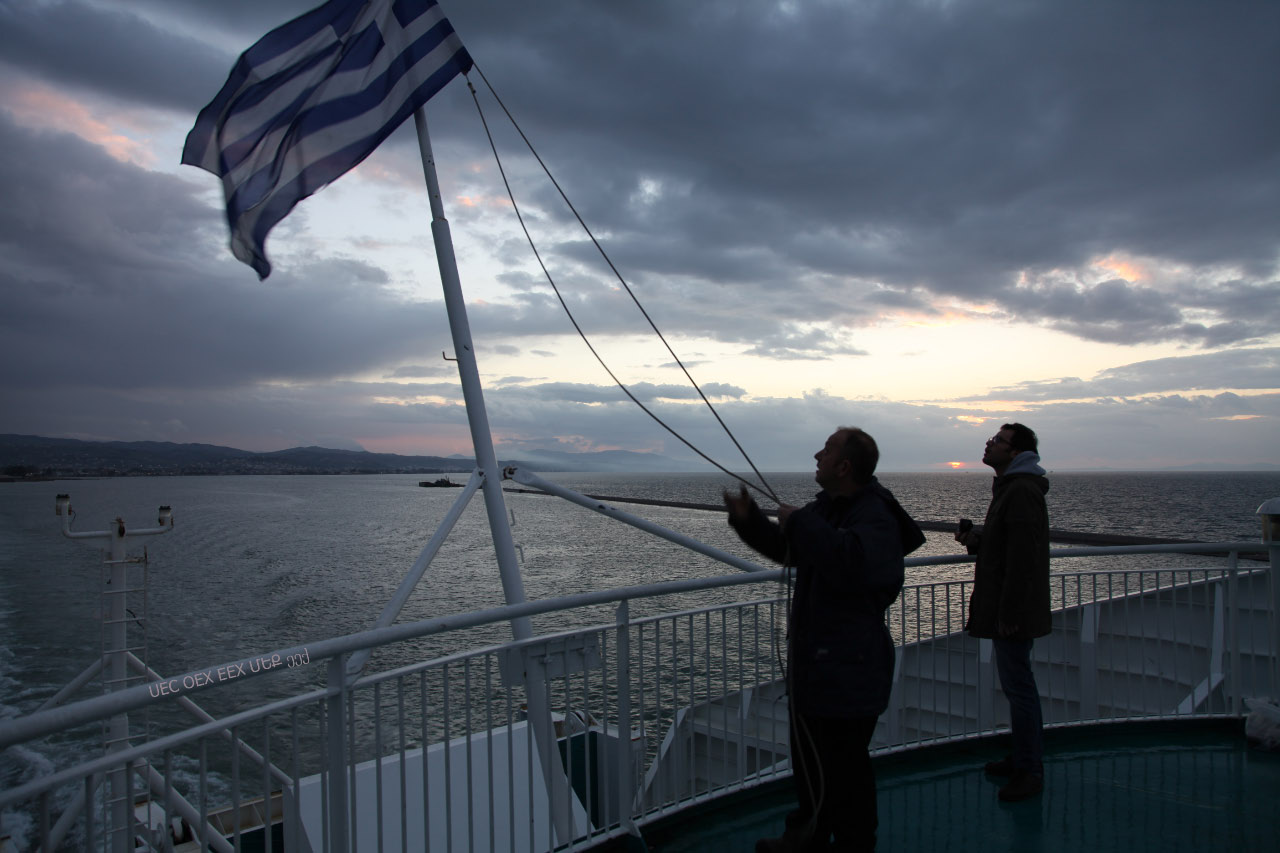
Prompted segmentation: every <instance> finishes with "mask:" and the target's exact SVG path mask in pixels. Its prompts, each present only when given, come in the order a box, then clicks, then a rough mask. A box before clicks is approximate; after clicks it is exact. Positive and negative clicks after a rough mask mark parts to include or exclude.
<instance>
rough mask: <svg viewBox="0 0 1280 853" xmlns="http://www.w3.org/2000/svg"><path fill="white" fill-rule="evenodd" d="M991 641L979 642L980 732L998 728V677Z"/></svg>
mask: <svg viewBox="0 0 1280 853" xmlns="http://www.w3.org/2000/svg"><path fill="white" fill-rule="evenodd" d="M993 651H994V649H993V647H992V645H991V641H990V640H978V730H979V731H990V730H993V729H995V727H996V675H995V670H996V667H995V661H994V660H993V658H992V652H993Z"/></svg>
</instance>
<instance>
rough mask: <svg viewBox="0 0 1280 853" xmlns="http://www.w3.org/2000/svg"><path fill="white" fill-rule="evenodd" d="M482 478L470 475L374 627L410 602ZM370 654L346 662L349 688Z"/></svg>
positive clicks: (388, 621)
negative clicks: (411, 596) (414, 590)
mask: <svg viewBox="0 0 1280 853" xmlns="http://www.w3.org/2000/svg"><path fill="white" fill-rule="evenodd" d="M483 479H484V478H483V477H482V476H481V475H480V472H479V471H476V472H473V473H472V474H471V479H470V480H468V481H467V484H466V486H464V487H463V489H462V493H461V494H460V495H458V499H457V500H455V501H454V502H453V506H452V507H451V508H450V509H449V512H448V513H447V514H446V515H445V517H444V519H443V520H442V521H441V522H440V526H439V527H437V528H436V532H435V535H433V536H432V537H431V541H429V542H427V544H426V547H424V548H423V549H422V553H421V554H419V555H418V560H417V562H415V563H414V564H413V568H411V569H410V570H409V574H407V575H405V578H404V580H403V581H401V582H400V587H399V588H398V589H397V590H396V594H395V595H393V596H392V597H391V600H390V601H388V602H387V606H386V607H384V608H382V613H381V614H379V616H378V620H377V621H376V622H374V623H373V627H375V628H385V627H387V626H388V625H390V624H391V623H392V622H394V621H396V617H397V616H399V615H400V611H401V610H403V609H404V605H405V602H407V601H408V600H409V596H410V594H412V592H413V588H414V587H415V586H417V585H418V581H420V580H422V575H423V573H424V572H426V570H427V566H429V565H431V561H432V560H433V559H435V556H436V553H437V552H438V551H439V550H440V546H441V545H443V544H444V540H445V539H446V538H447V537H448V536H449V533H450V532H451V531H452V530H453V526H454V525H455V524H457V523H458V519H459V518H461V517H462V511H463V510H464V509H466V508H467V504H469V503H470V502H471V497H472V495H474V494H475V493H476V489H478V488H479V487H480V483H481V481H482V480H483ZM372 654H373V651H372V649H361V650H360V651H358V652H356V653H355V654H353V655H352V656H351V659H350V660H348V661H347V686H348V687H349V686H351V684H352V682H354V681H355V680H356V679H357V678H358V677H359V676H360V671H361V670H362V669H364V665H365V664H366V663H367V662H368V661H369V657H370V655H372Z"/></svg>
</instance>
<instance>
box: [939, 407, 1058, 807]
mask: <svg viewBox="0 0 1280 853" xmlns="http://www.w3.org/2000/svg"><path fill="white" fill-rule="evenodd" d="M1037 450H1038V442H1037V440H1036V434H1035V433H1034V432H1032V431H1031V430H1030V429H1028V428H1027V427H1025V426H1023V425H1022V424H1018V423H1013V424H1005V425H1004V426H1002V427H1000V431H999V432H998V433H996V434H995V435H994V436H992V437H991V438H990V439H988V440H987V446H986V452H985V453H984V454H983V456H982V464H984V465H989V466H990V467H991V468H992V469H994V470H995V472H996V477H995V480H994V481H993V483H992V486H991V492H992V498H991V505H990V506H989V507H988V509H987V517H986V521H985V522H984V523H983V525H982V527H981V529H976V528H975V529H973V530H969V531H966V532H963V533H959V532H958V533H957V534H956V540H957V541H959V542H962V543H964V545H965V547H966V548H968V551H969V553H970V554H977V555H978V561H977V566H976V568H975V570H974V578H973V596H972V597H971V599H970V601H969V623H968V625H967V626H966V627H967V629H968V631H969V634H970V635H971V636H974V637H979V638H984V639H990V640H991V644H992V648H993V649H994V650H995V657H996V672H998V673H999V675H1000V687H1001V689H1002V690H1003V691H1004V695H1005V698H1006V699H1008V700H1009V728H1010V733H1011V735H1012V737H1013V753H1012V754H1011V755H1010V756H1008V757H1007V758H1004V759H1002V760H1000V761H992V762H990V763H988V764H987V765H986V768H985V769H986V772H987V773H988V774H990V775H992V776H1007V777H1009V782H1008V783H1007V784H1006V785H1004V786H1003V787H1002V788H1001V789H1000V799H1001V800H1005V801H1007V802H1012V801H1016V800H1025V799H1027V798H1029V797H1034V796H1036V795H1037V794H1039V793H1040V792H1041V791H1043V790H1044V768H1043V766H1042V764H1041V761H1042V757H1043V752H1044V749H1043V744H1042V740H1043V738H1042V729H1043V725H1044V724H1043V720H1042V718H1041V712H1040V691H1039V689H1038V688H1037V686H1036V679H1035V674H1034V673H1033V672H1032V671H1031V644H1032V641H1033V640H1035V638H1036V637H1043V636H1044V635H1046V634H1048V633H1049V629H1050V616H1049V510H1048V507H1047V506H1046V504H1045V498H1044V496H1045V493H1046V492H1048V491H1049V481H1048V480H1047V479H1045V476H1044V473H1045V472H1044V469H1043V468H1041V467H1040V464H1039V463H1040V456H1039V454H1038V453H1037Z"/></svg>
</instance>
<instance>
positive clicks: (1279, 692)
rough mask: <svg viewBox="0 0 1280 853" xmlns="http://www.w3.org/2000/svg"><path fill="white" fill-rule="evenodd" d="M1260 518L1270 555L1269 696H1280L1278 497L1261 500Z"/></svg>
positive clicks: (1279, 512) (1279, 531) (1279, 515)
mask: <svg viewBox="0 0 1280 853" xmlns="http://www.w3.org/2000/svg"><path fill="white" fill-rule="evenodd" d="M1258 516H1259V517H1260V518H1261V519H1262V543H1263V544H1264V545H1266V546H1267V551H1268V552H1269V553H1270V557H1271V571H1270V572H1268V573H1267V581H1268V586H1269V587H1270V591H1271V601H1270V604H1271V672H1270V676H1271V696H1272V698H1278V697H1280V498H1271V499H1270V500H1267V501H1263V503H1262V506H1260V507H1258Z"/></svg>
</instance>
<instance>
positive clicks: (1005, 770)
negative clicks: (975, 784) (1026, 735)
mask: <svg viewBox="0 0 1280 853" xmlns="http://www.w3.org/2000/svg"><path fill="white" fill-rule="evenodd" d="M982 769H983V771H984V772H985V773H986V774H987V775H988V776H1012V775H1013V756H1012V755H1006V756H1005V757H1004V758H1002V759H1000V760H999V761H988V762H987V763H986V764H984V765H982Z"/></svg>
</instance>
